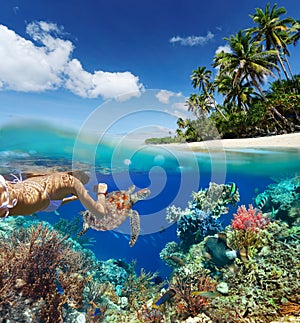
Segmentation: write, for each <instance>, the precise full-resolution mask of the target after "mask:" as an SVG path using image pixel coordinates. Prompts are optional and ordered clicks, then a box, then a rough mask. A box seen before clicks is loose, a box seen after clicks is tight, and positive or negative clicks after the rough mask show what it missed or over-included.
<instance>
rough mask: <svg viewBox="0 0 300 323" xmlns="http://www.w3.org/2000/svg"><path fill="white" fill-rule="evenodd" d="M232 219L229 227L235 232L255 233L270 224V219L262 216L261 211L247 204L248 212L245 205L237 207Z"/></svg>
mask: <svg viewBox="0 0 300 323" xmlns="http://www.w3.org/2000/svg"><path fill="white" fill-rule="evenodd" d="M233 217H234V219H233V220H232V221H231V226H232V228H233V229H235V230H251V231H256V230H258V229H263V228H265V227H266V226H267V225H268V224H269V223H270V219H269V218H267V217H265V216H263V214H262V212H261V211H258V210H257V209H255V208H253V206H252V204H249V209H248V210H247V209H246V206H245V205H242V206H239V207H238V209H237V213H235V214H234V215H233Z"/></svg>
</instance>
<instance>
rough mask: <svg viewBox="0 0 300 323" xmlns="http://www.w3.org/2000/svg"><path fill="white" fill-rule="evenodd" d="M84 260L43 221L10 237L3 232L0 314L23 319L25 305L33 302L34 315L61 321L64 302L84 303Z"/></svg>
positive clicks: (1, 244)
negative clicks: (79, 277) (43, 223)
mask: <svg viewBox="0 0 300 323" xmlns="http://www.w3.org/2000/svg"><path fill="white" fill-rule="evenodd" d="M83 261H84V258H83V256H82V255H80V254H79V253H77V252H75V251H74V250H73V249H72V248H71V246H70V245H69V244H68V243H67V242H66V239H65V237H62V236H61V235H59V234H58V233H57V232H55V231H51V230H50V229H49V228H48V227H43V225H42V224H39V225H38V226H37V227H34V226H32V227H31V228H30V229H29V230H24V229H21V230H20V231H19V232H15V233H14V235H13V236H11V237H9V238H5V237H4V236H2V237H1V239H0V316H1V317H2V318H7V319H8V318H11V317H12V316H13V317H15V318H16V317H18V318H17V319H16V320H17V321H18V320H19V321H22V320H24V318H23V317H22V315H24V314H22V312H24V308H25V307H26V308H27V307H28V304H32V308H33V310H32V313H31V315H32V316H34V317H36V319H37V320H42V321H43V322H53V321H55V322H62V305H63V304H65V303H68V304H69V305H72V306H74V307H80V306H81V305H82V299H83V295H82V291H83V288H84V285H85V283H86V281H87V278H86V277H85V276H84V274H85V270H86V267H85V266H84V265H83ZM76 275H82V279H78V276H77V277H75V276H76ZM25 304H27V305H25ZM18 315H19V316H18Z"/></svg>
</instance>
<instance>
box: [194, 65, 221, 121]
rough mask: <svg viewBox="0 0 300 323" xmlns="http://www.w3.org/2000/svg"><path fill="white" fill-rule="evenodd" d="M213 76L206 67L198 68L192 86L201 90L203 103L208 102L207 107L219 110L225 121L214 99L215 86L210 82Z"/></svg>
mask: <svg viewBox="0 0 300 323" xmlns="http://www.w3.org/2000/svg"><path fill="white" fill-rule="evenodd" d="M211 74H212V72H211V71H210V70H207V69H206V67H205V66H202V67H198V68H197V69H196V70H194V71H193V74H192V75H191V80H192V86H193V88H194V89H199V91H200V93H202V94H203V96H202V102H206V105H208V106H209V105H210V106H213V107H214V109H215V110H217V111H218V113H220V115H221V116H222V117H223V118H224V119H225V120H227V118H226V117H225V115H224V114H223V112H222V111H221V110H220V109H219V108H218V106H217V105H216V103H215V100H214V98H213V91H214V85H213V83H212V82H210V78H211Z"/></svg>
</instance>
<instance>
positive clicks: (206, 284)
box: [170, 274, 216, 319]
mask: <svg viewBox="0 0 300 323" xmlns="http://www.w3.org/2000/svg"><path fill="white" fill-rule="evenodd" d="M170 288H172V289H174V290H175V292H176V295H175V297H174V302H173V306H174V307H175V308H176V311H177V316H178V317H179V318H180V319H185V318H187V317H189V316H192V317H194V316H197V315H198V314H199V313H201V312H204V311H205V310H207V307H208V304H209V302H210V300H209V299H208V298H205V297H203V296H201V292H212V291H215V288H216V282H214V281H213V280H212V279H211V278H210V277H209V276H206V275H204V274H201V275H199V276H198V275H196V276H184V277H183V276H182V275H179V274H176V275H175V276H174V277H173V279H172V281H171V284H170Z"/></svg>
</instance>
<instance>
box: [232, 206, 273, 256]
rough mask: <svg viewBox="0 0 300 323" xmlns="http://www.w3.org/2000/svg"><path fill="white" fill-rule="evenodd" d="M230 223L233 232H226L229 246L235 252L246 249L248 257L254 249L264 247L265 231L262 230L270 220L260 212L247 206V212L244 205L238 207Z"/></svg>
mask: <svg viewBox="0 0 300 323" xmlns="http://www.w3.org/2000/svg"><path fill="white" fill-rule="evenodd" d="M233 216H234V219H233V220H232V222H231V228H232V229H233V231H230V230H227V232H228V237H229V240H230V243H229V244H230V246H231V247H232V248H234V249H235V250H242V249H244V248H245V249H246V250H247V251H248V253H249V254H250V255H252V254H253V252H255V250H256V249H258V248H262V247H263V246H264V240H265V236H266V235H267V231H266V230H264V229H265V228H266V227H267V226H268V225H269V224H270V219H269V218H268V217H266V216H264V215H263V214H262V212H261V211H258V210H257V209H255V208H253V206H252V205H251V204H249V208H248V210H247V209H246V207H245V205H242V206H239V207H238V210H237V213H235V214H234V215H233Z"/></svg>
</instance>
